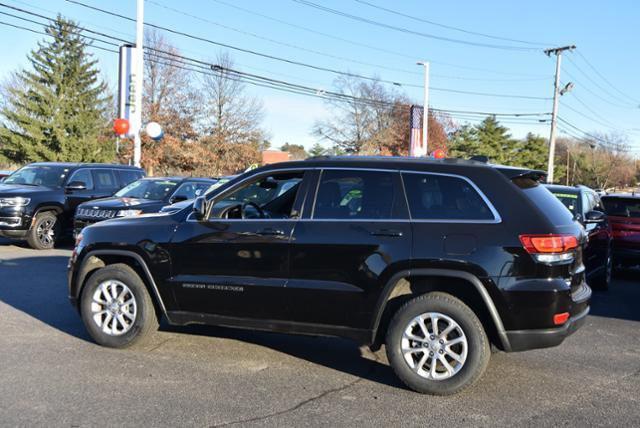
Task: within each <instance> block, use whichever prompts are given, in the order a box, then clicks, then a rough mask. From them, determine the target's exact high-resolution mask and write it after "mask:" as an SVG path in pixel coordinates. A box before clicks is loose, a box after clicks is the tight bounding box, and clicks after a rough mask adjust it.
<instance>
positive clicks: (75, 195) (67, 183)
mask: <svg viewBox="0 0 640 428" xmlns="http://www.w3.org/2000/svg"><path fill="white" fill-rule="evenodd" d="M143 176H144V171H143V170H142V169H140V168H136V167H132V166H126V165H110V164H97V163H61V162H38V163H32V164H29V165H26V166H24V167H22V168H20V169H19V170H17V171H16V172H14V173H13V174H11V175H10V176H9V177H7V178H5V179H4V180H3V181H2V183H0V236H3V237H5V238H13V239H26V240H27V243H28V244H29V246H31V248H35V249H38V250H43V249H48V248H53V246H54V245H55V242H56V240H57V239H58V238H60V237H61V236H65V235H68V236H71V231H72V229H73V214H74V213H75V211H76V207H77V206H78V205H79V204H81V203H82V202H86V201H89V200H92V199H97V198H104V197H107V196H111V195H113V194H114V193H115V192H117V191H118V189H120V188H121V187H124V186H126V185H127V184H129V183H131V182H132V181H136V180H137V179H139V178H141V177H143Z"/></svg>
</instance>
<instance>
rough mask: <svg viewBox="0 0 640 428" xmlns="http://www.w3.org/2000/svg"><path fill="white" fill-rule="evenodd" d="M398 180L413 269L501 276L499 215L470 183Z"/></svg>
mask: <svg viewBox="0 0 640 428" xmlns="http://www.w3.org/2000/svg"><path fill="white" fill-rule="evenodd" d="M402 180H403V183H404V186H405V191H406V195H407V202H408V204H409V212H410V215H411V222H412V227H413V249H412V267H411V268H412V269H420V268H426V269H429V268H431V269H455V270H463V271H467V272H471V273H473V274H475V275H476V276H478V277H485V276H487V275H489V274H496V273H497V274H499V275H506V272H507V270H508V269H509V266H510V265H509V264H508V263H505V257H504V249H503V247H502V246H503V244H504V227H503V226H502V225H501V224H499V223H500V222H501V218H500V215H499V214H498V212H497V211H496V210H495V208H494V207H493V205H492V204H491V202H490V201H489V200H488V199H487V198H486V196H485V195H484V194H483V193H482V192H481V190H480V189H479V188H478V187H477V186H476V185H475V184H474V183H473V182H472V181H471V180H470V179H468V178H466V177H462V176H458V175H452V174H444V173H427V172H424V173H423V172H403V173H402ZM481 266H482V268H481Z"/></svg>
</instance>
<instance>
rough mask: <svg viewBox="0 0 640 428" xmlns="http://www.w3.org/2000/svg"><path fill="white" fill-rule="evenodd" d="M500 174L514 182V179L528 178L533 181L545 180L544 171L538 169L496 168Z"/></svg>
mask: <svg viewBox="0 0 640 428" xmlns="http://www.w3.org/2000/svg"><path fill="white" fill-rule="evenodd" d="M496 169H497V170H498V171H500V172H501V173H502V174H504V175H505V176H506V177H507V178H508V179H509V180H515V179H516V178H528V179H531V180H534V181H540V182H541V181H544V180H545V179H546V178H547V173H546V171H541V170H539V169H524V168H513V167H508V166H507V167H505V166H499V167H497V168H496Z"/></svg>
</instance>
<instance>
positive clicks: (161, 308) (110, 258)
mask: <svg viewBox="0 0 640 428" xmlns="http://www.w3.org/2000/svg"><path fill="white" fill-rule="evenodd" d="M118 263H123V264H126V265H127V266H129V267H131V268H132V269H133V270H134V271H136V273H137V274H138V275H139V276H140V279H142V282H144V284H145V286H146V287H147V290H148V291H149V294H150V295H151V300H152V301H153V304H154V306H155V310H156V314H157V315H158V319H159V318H160V317H162V315H166V307H165V305H164V302H163V300H162V296H161V295H160V291H159V290H158V286H157V285H156V283H155V280H154V279H153V275H151V271H150V270H149V267H148V266H147V263H146V262H145V260H144V258H143V257H142V256H141V255H140V254H137V253H136V252H134V251H128V250H93V251H90V252H89V253H87V254H86V256H85V257H84V258H83V261H82V263H81V265H80V267H79V268H78V271H77V273H76V275H75V281H74V284H75V285H76V287H75V292H74V293H73V294H74V297H76V298H77V299H79V298H80V295H81V293H82V290H83V288H84V286H85V284H86V283H87V281H88V280H89V278H91V275H93V274H94V273H95V272H97V271H98V269H100V268H102V267H105V266H109V265H113V264H118Z"/></svg>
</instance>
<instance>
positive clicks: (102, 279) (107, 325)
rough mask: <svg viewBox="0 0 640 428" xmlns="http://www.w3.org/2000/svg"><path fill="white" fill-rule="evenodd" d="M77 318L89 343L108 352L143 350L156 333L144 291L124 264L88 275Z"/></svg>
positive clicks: (149, 297) (155, 321) (136, 276)
mask: <svg viewBox="0 0 640 428" xmlns="http://www.w3.org/2000/svg"><path fill="white" fill-rule="evenodd" d="M125 287H126V290H125ZM114 289H115V292H114V291H113V290H114ZM127 290H128V291H127ZM114 295H115V296H116V298H115V299H114V298H113V296H114ZM107 296H109V298H107ZM94 299H95V300H94ZM131 299H133V300H131ZM97 301H100V303H97ZM127 302H129V303H127ZM80 314H81V316H82V321H83V322H84V325H85V327H86V328H87V331H88V332H89V334H90V335H91V337H92V338H93V340H95V341H96V343H98V344H100V345H102V346H107V347H110V348H127V347H144V346H145V345H146V344H147V343H149V342H150V341H151V339H152V337H153V333H154V332H155V331H157V330H158V317H157V316H156V312H155V307H154V305H153V301H152V300H151V296H150V295H149V292H148V291H147V287H146V286H145V284H144V282H143V281H142V279H140V277H139V276H138V274H137V273H136V272H135V271H134V270H133V269H132V268H130V267H129V266H127V265H126V264H113V265H109V266H106V267H103V268H101V269H99V270H98V271H97V272H95V273H94V274H93V275H91V277H90V278H89V279H88V280H87V283H86V285H85V286H84V288H83V289H82V295H81V296H80Z"/></svg>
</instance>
